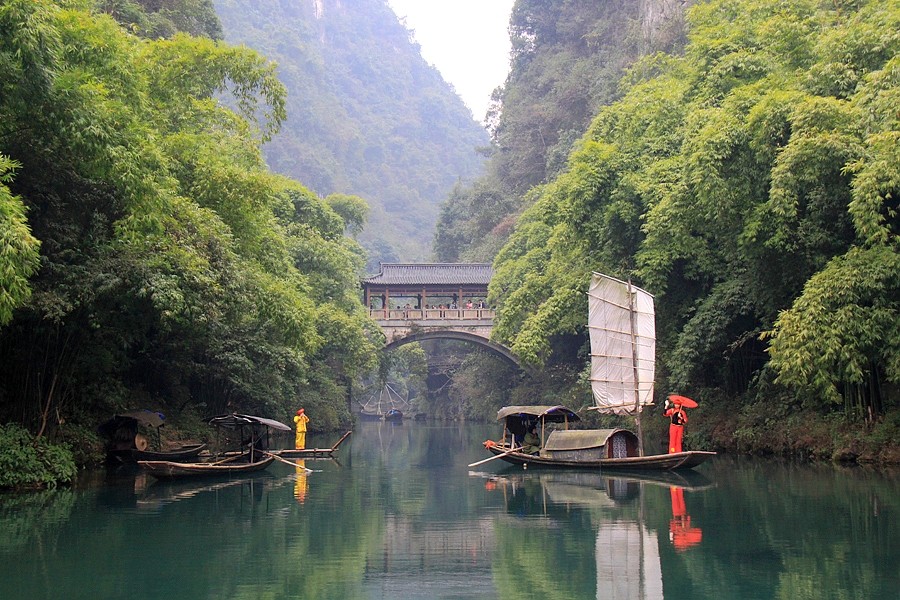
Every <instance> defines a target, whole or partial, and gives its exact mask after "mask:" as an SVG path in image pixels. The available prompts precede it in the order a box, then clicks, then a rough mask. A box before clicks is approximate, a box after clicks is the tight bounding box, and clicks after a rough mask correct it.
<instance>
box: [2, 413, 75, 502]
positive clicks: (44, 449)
mask: <svg viewBox="0 0 900 600" xmlns="http://www.w3.org/2000/svg"><path fill="white" fill-rule="evenodd" d="M76 472H77V468H76V467H75V460H74V459H73V457H72V452H71V450H69V448H68V447H66V446H60V445H55V444H49V443H47V441H46V440H44V439H35V438H34V437H32V435H31V434H30V433H29V432H28V431H27V430H26V429H24V428H23V427H22V426H20V425H17V424H15V423H8V424H6V425H0V488H30V487H55V486H56V485H58V484H60V483H69V482H70V481H72V479H74V477H75V473H76Z"/></svg>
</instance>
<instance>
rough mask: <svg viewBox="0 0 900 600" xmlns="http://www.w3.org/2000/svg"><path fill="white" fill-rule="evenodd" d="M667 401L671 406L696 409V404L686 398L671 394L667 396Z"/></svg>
mask: <svg viewBox="0 0 900 600" xmlns="http://www.w3.org/2000/svg"><path fill="white" fill-rule="evenodd" d="M669 400H670V401H671V402H672V404H680V405H681V406H683V407H684V408H697V402H696V401H694V400H691V399H690V398H688V397H687V396H679V395H677V394H672V395H670V396H669Z"/></svg>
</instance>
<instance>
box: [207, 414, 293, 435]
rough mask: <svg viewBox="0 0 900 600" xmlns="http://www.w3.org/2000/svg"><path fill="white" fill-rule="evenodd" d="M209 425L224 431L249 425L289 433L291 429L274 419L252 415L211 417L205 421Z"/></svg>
mask: <svg viewBox="0 0 900 600" xmlns="http://www.w3.org/2000/svg"><path fill="white" fill-rule="evenodd" d="M207 422H208V423H209V424H210V425H215V426H216V427H223V428H225V429H239V428H241V427H247V426H249V425H262V426H263V427H271V428H272V429H278V430H280V431H290V430H291V428H290V427H288V426H287V425H285V424H284V423H282V422H281V421H276V420H275V419H266V418H265V417H254V416H253V415H240V414H238V413H231V414H230V415H220V416H218V417H212V418H211V419H209V420H208V421H207Z"/></svg>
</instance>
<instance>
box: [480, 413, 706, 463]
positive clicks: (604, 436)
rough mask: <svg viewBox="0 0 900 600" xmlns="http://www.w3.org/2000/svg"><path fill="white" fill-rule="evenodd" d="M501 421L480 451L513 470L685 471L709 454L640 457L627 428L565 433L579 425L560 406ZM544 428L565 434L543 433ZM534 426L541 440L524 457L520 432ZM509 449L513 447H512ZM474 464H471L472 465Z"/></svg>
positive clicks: (499, 417)
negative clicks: (498, 432)
mask: <svg viewBox="0 0 900 600" xmlns="http://www.w3.org/2000/svg"><path fill="white" fill-rule="evenodd" d="M497 420H499V421H503V422H504V427H503V437H502V439H501V441H500V442H493V441H490V440H489V441H487V442H485V443H484V446H485V448H487V450H488V451H489V452H490V453H491V454H493V455H494V456H495V457H497V458H500V459H501V460H503V461H505V462H508V463H510V464H514V465H527V466H535V467H555V468H560V467H563V468H569V469H603V470H609V469H617V470H618V469H621V470H625V471H629V470H630V471H642V470H672V469H690V468H693V467H696V466H697V465H699V464H701V463H703V462H704V461H705V460H706V459H708V458H710V457H711V456H715V452H700V451H691V452H678V453H675V454H656V455H651V456H641V455H640V454H639V453H638V448H639V441H638V438H637V436H636V435H635V434H634V433H632V432H631V431H628V430H627V429H579V430H569V429H568V426H569V424H570V423H575V422H578V421H580V420H581V417H579V416H578V414H577V413H576V412H575V411H573V410H571V409H569V408H566V407H565V406H560V405H557V406H506V407H504V408H501V409H500V410H499V411H498V412H497ZM550 424H564V425H565V429H557V430H554V431H548V429H549V428H548V425H550ZM531 426H537V427H538V428H539V430H540V437H541V440H542V443H541V449H540V452H539V453H538V454H527V453H525V452H522V451H520V450H517V449H516V448H520V447H521V443H519V441H518V440H521V439H522V437H523V436H524V435H525V432H526V431H527V430H528V429H529V428H530V427H531ZM512 444H515V446H513V445H512ZM473 464H474V463H473Z"/></svg>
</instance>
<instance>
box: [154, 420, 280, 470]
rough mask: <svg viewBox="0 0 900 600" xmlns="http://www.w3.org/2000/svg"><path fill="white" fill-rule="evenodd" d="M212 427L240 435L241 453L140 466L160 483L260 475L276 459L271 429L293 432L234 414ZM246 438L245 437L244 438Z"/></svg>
mask: <svg viewBox="0 0 900 600" xmlns="http://www.w3.org/2000/svg"><path fill="white" fill-rule="evenodd" d="M208 422H209V424H210V425H212V426H214V427H217V428H219V429H229V430H235V431H237V432H239V435H238V440H239V441H240V444H241V451H240V452H239V453H238V454H236V455H226V456H225V458H221V459H219V457H216V456H210V457H209V458H208V460H207V461H205V462H196V463H178V462H174V461H169V460H141V461H138V464H139V465H140V466H141V467H142V468H143V469H144V470H146V471H147V472H148V473H149V474H150V475H152V476H154V477H156V478H157V479H174V478H180V477H201V476H233V475H241V474H245V473H255V472H257V471H261V470H263V469H265V468H266V467H268V466H269V465H270V464H272V462H273V461H275V459H276V458H277V457H276V456H274V455H273V454H271V453H269V452H267V450H266V449H267V448H268V447H269V441H268V438H269V429H276V430H279V431H290V430H291V428H290V427H288V426H287V425H285V424H284V423H281V422H279V421H275V420H274V419H266V418H264V417H255V416H252V415H241V414H237V413H232V414H229V415H222V416H218V417H213V418H211V419H209V421H208ZM245 436H246V437H245Z"/></svg>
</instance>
